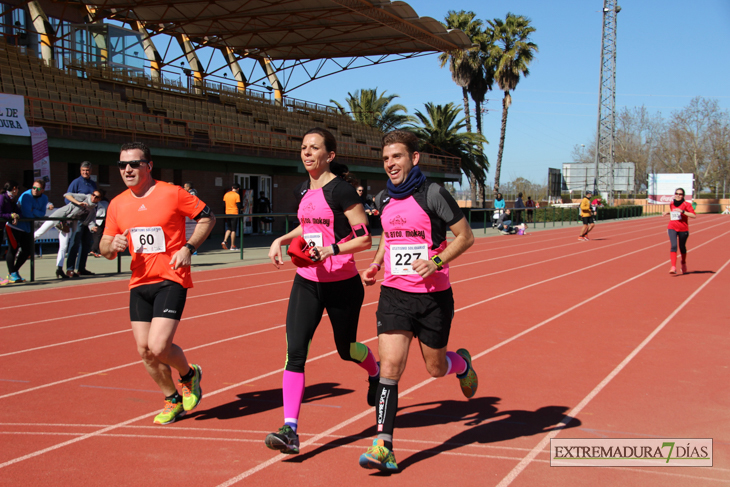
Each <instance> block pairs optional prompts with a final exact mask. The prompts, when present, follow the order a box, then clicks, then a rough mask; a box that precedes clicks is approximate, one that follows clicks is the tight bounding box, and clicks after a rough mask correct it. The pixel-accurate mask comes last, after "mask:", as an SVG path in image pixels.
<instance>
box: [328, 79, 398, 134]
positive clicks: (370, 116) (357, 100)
mask: <svg viewBox="0 0 730 487" xmlns="http://www.w3.org/2000/svg"><path fill="white" fill-rule="evenodd" d="M385 93H386V92H385V91H383V92H382V93H380V94H378V89H377V88H375V89H362V90H357V91H356V92H355V93H354V94H353V93H348V94H347V99H346V100H345V101H346V103H347V105H348V106H349V107H350V111H349V114H350V116H352V118H353V119H354V120H355V121H356V122H360V123H362V124H365V125H368V126H370V127H374V128H377V129H379V130H380V131H381V132H388V131H390V130H393V129H396V128H399V127H402V126H403V125H405V124H407V123H409V122H411V121H412V118H411V117H410V116H408V115H405V113H408V110H407V109H406V107H405V106H403V105H401V104H395V105H391V104H390V103H391V102H392V101H393V100H394V99H395V98H398V95H387V96H386V94H385ZM330 102H331V103H334V104H335V105H337V109H338V110H339V111H340V113H342V114H343V115H346V114H347V113H348V112H347V110H345V108H344V107H343V106H342V105H340V104H339V103H337V102H336V101H335V100H330ZM401 112H403V113H401Z"/></svg>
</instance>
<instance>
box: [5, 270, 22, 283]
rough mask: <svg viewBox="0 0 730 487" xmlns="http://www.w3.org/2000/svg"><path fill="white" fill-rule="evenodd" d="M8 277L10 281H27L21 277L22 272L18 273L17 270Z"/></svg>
mask: <svg viewBox="0 0 730 487" xmlns="http://www.w3.org/2000/svg"><path fill="white" fill-rule="evenodd" d="M7 279H8V281H10V282H11V283H21V282H25V279H23V278H22V277H20V274H18V273H17V272H13V273H12V274H10V275H9V276H8V277H7Z"/></svg>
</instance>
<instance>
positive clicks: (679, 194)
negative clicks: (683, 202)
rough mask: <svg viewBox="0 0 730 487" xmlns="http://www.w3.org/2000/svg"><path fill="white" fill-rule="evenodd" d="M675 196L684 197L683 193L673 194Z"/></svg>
mask: <svg viewBox="0 0 730 487" xmlns="http://www.w3.org/2000/svg"><path fill="white" fill-rule="evenodd" d="M674 195H675V196H684V193H674Z"/></svg>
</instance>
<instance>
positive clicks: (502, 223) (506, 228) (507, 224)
mask: <svg viewBox="0 0 730 487" xmlns="http://www.w3.org/2000/svg"><path fill="white" fill-rule="evenodd" d="M511 213H512V211H511V210H505V211H504V213H502V214H501V215H499V218H498V219H497V230H499V231H500V232H501V233H502V235H509V234H510V233H514V228H513V227H512V220H511V219H510V218H511V216H510V214H511Z"/></svg>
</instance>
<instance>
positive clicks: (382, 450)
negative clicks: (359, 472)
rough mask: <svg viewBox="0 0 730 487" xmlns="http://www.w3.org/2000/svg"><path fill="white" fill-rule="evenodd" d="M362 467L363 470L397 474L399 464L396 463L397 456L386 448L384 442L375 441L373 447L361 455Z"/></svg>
mask: <svg viewBox="0 0 730 487" xmlns="http://www.w3.org/2000/svg"><path fill="white" fill-rule="evenodd" d="M360 466H361V467H362V468H373V469H377V470H380V471H381V472H391V473H392V472H397V471H398V464H397V463H395V455H393V452H392V451H391V450H389V449H388V448H386V447H385V442H384V441H383V440H378V439H377V438H376V439H374V440H373V446H371V447H370V448H369V449H368V451H366V452H365V453H363V454H362V455H360Z"/></svg>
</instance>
